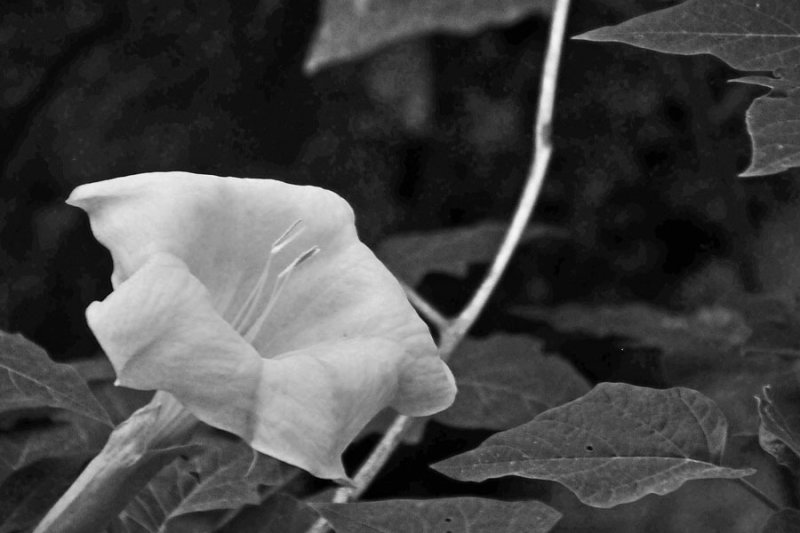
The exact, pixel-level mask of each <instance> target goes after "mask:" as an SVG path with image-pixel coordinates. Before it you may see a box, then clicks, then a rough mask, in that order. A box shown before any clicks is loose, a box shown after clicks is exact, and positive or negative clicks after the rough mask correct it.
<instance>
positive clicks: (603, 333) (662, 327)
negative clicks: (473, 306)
mask: <svg viewBox="0 0 800 533" xmlns="http://www.w3.org/2000/svg"><path fill="white" fill-rule="evenodd" d="M515 314H517V315H519V316H522V317H524V318H531V319H536V320H541V321H544V322H547V323H548V324H551V325H552V326H553V327H554V328H555V329H557V330H559V331H564V332H580V333H589V334H593V335H596V336H598V337H621V338H628V339H631V340H632V341H634V342H633V343H632V345H634V346H636V345H638V346H647V347H652V348H659V349H660V350H662V351H663V352H664V353H665V354H667V355H690V356H695V355H696V354H698V353H706V354H716V355H720V354H722V355H725V354H728V353H729V352H731V351H732V350H734V349H737V348H740V347H741V346H742V345H743V344H744V343H745V342H746V341H747V339H748V338H749V337H750V335H751V334H752V331H751V330H750V328H749V327H748V326H747V324H746V323H745V322H744V319H743V318H742V317H741V315H740V314H739V313H737V312H735V311H732V310H730V309H727V308H724V307H707V308H702V309H700V310H698V311H697V312H695V313H693V314H691V315H677V314H673V313H668V312H665V311H662V310H660V309H656V308H654V307H651V306H649V305H644V304H628V305H621V306H606V307H588V306H582V305H564V306H561V307H557V308H555V309H544V308H519V309H516V310H515ZM709 356H710V355H709Z"/></svg>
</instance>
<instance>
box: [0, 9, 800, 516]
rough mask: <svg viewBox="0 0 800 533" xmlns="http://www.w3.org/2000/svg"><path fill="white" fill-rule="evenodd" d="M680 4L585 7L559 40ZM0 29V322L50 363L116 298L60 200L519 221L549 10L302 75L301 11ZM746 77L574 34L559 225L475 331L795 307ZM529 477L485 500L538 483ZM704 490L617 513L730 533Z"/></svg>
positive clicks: (117, 14) (96, 14) (601, 368)
mask: <svg viewBox="0 0 800 533" xmlns="http://www.w3.org/2000/svg"><path fill="white" fill-rule="evenodd" d="M674 3H675V2H671V1H664V0H576V1H575V2H574V5H573V8H572V13H571V19H570V23H569V29H568V34H569V35H577V34H580V33H582V32H584V31H587V30H590V29H594V28H596V27H599V26H603V25H608V24H613V23H616V22H620V21H622V20H626V19H628V18H631V17H632V16H635V15H637V14H641V13H643V12H646V11H651V10H653V9H657V8H660V7H666V6H667V5H671V4H674ZM0 17H1V18H0V58H2V59H1V60H0V61H1V62H0V68H1V69H2V76H0V128H1V130H0V131H2V135H0V172H1V173H2V176H1V177H0V180H1V181H0V327H2V328H3V329H6V330H9V331H20V332H22V333H24V334H25V335H26V336H27V337H29V338H31V339H33V340H35V341H36V342H38V343H40V344H41V345H43V346H44V347H45V348H46V349H47V350H48V351H49V352H50V354H51V355H52V356H53V357H54V358H55V359H60V360H69V359H76V358H86V357H89V356H92V355H94V354H96V353H97V350H98V348H97V345H96V344H95V342H94V340H93V339H92V336H91V333H90V332H89V330H88V328H87V327H86V325H85V320H84V315H83V311H84V308H85V307H86V305H87V304H88V303H89V302H91V301H92V300H95V299H101V298H103V297H105V295H106V294H107V293H108V292H109V291H110V282H109V280H108V278H109V276H110V272H111V264H110V260H109V257H108V255H107V253H106V252H105V250H104V249H103V248H102V247H100V246H99V245H98V244H97V243H96V242H95V241H94V240H93V238H92V237H91V234H90V232H89V228H88V223H87V220H86V219H85V216H84V215H83V213H82V212H80V211H79V210H77V209H74V208H71V207H69V206H67V205H65V204H64V203H63V201H64V199H65V198H66V197H67V195H68V194H69V193H70V191H71V190H72V189H73V188H74V187H76V186H77V185H80V184H82V183H87V182H91V181H96V180H102V179H107V178H112V177H117V176H123V175H128V174H134V173H139V172H148V171H158V170H187V171H194V172H203V173H213V174H219V175H233V176H248V177H258V176H263V177H268V178H274V179H280V180H284V181H288V182H292V183H309V184H315V185H320V186H323V187H326V188H329V189H332V190H334V191H336V192H338V193H339V194H341V195H342V196H344V197H345V198H346V199H347V200H348V201H350V202H351V203H352V205H353V207H354V209H355V212H356V214H357V223H358V226H359V231H360V234H361V236H362V239H363V240H364V241H365V242H367V243H368V244H371V245H375V244H377V243H379V242H380V241H381V240H382V239H383V238H385V237H387V236H389V235H393V234H397V233H402V232H407V231H412V230H413V231H423V230H430V231H435V230H436V229H438V228H444V227H454V226H461V225H466V224H469V223H473V222H478V221H482V220H486V219H495V220H508V219H509V218H510V216H511V213H512V211H513V209H514V206H515V203H516V199H517V196H518V194H519V192H520V190H521V188H522V185H523V182H524V179H525V173H526V170H527V165H528V162H529V159H530V155H531V154H530V151H531V148H530V147H531V145H532V141H531V124H532V121H533V114H534V111H535V109H534V106H535V102H536V97H537V90H538V83H539V70H540V67H541V59H542V55H543V50H544V43H545V40H546V34H547V29H548V24H547V21H546V20H544V19H540V18H530V19H527V20H523V21H521V22H519V23H517V24H515V25H513V26H511V27H495V28H490V29H487V30H486V31H483V32H482V33H480V34H476V35H471V36H448V35H444V34H436V35H427V36H421V37H419V38H415V39H410V40H407V41H404V42H402V43H396V44H394V45H391V46H389V47H386V48H383V49H381V50H380V51H378V52H377V53H375V54H373V55H371V56H369V57H367V58H365V59H359V60H357V61H353V62H349V63H342V64H338V65H334V66H329V67H327V68H325V69H323V70H322V71H321V72H319V73H317V74H315V75H314V76H308V75H306V74H305V73H304V72H303V68H302V67H303V61H304V58H305V57H306V54H307V51H308V47H309V44H310V41H311V39H312V36H313V32H314V28H315V26H316V23H317V17H318V5H317V2H315V1H312V0H292V1H288V0H284V1H281V0H265V1H259V2H256V1H248V0H243V1H237V2H221V1H219V0H214V1H205V0H201V1H191V0H150V1H148V0H127V1H117V2H103V1H100V0H71V1H66V2H60V3H54V2H45V1H33V0H27V1H8V0H6V1H5V2H3V4H2V7H0ZM737 75H738V74H737V73H736V72H734V71H732V70H731V69H729V68H727V67H726V66H725V65H724V64H722V63H721V62H719V61H717V60H715V59H713V58H710V57H675V56H667V55H660V54H656V53H653V52H648V51H643V50H638V49H634V48H630V47H627V46H623V45H614V44H598V43H589V42H582V41H569V42H567V43H566V48H565V52H564V57H563V61H562V66H561V78H560V84H559V91H558V101H557V106H556V116H555V124H554V144H555V155H554V158H553V161H552V164H551V167H550V172H549V175H548V178H547V182H546V184H545V189H544V192H543V195H542V199H541V202H540V204H539V206H538V207H537V211H536V215H535V220H536V221H537V222H540V223H547V224H550V225H552V226H554V227H557V228H559V229H560V230H562V231H563V232H565V233H566V236H564V235H554V236H552V237H548V238H544V239H539V240H536V241H533V242H530V243H528V244H526V245H525V246H523V247H522V249H521V250H520V251H519V253H518V254H517V256H516V257H515V259H514V261H513V263H512V265H511V268H510V271H509V273H508V274H507V276H506V277H505V278H504V281H503V283H502V284H501V286H500V287H499V289H498V291H497V294H496V295H495V296H494V297H493V299H492V301H491V302H490V303H489V306H488V308H487V310H486V312H485V313H484V316H483V317H482V319H481V321H480V322H479V324H478V325H477V329H476V332H477V334H486V333H488V332H490V331H497V330H506V331H517V332H519V331H526V328H529V325H527V324H522V323H518V322H515V321H514V320H512V319H511V318H510V317H509V315H508V314H507V313H506V311H507V310H508V309H511V308H513V307H514V306H517V305H524V304H538V305H556V304H560V303H565V302H589V303H605V304H611V303H622V302H629V301H646V302H650V303H653V304H656V305H659V306H662V307H666V308H670V309H673V310H689V309H694V308H696V307H697V306H700V305H706V304H710V303H714V302H716V301H718V300H719V299H720V298H722V297H725V296H730V295H731V294H736V293H740V292H778V293H779V294H782V295H788V296H790V297H794V296H795V295H796V290H797V288H798V287H799V286H800V276H798V274H797V273H796V272H795V271H796V270H797V268H796V265H797V264H800V248H798V246H797V244H796V242H795V241H796V239H795V236H794V235H795V233H796V227H797V222H800V220H798V218H800V215H798V214H796V213H797V209H796V205H797V201H798V186H797V185H796V183H797V182H796V180H794V179H793V178H792V176H791V175H790V174H791V173H787V174H785V175H781V176H773V177H768V178H759V179H750V180H743V179H740V178H737V177H736V175H737V173H738V172H740V171H742V170H743V169H744V168H745V167H746V166H747V163H748V161H749V157H750V141H749V138H748V136H747V132H746V128H745V111H746V109H747V107H748V106H749V104H750V102H751V101H752V99H753V98H754V97H756V96H758V95H759V94H761V93H763V90H761V89H758V88H754V87H750V86H742V85H737V84H731V83H728V82H727V80H728V79H731V78H733V77H736V76H737ZM795 258H797V260H794V259H795ZM482 272H483V267H480V266H476V267H474V268H472V270H471V271H470V273H469V275H468V276H467V278H466V279H457V278H452V277H447V276H443V275H431V276H428V277H427V278H426V279H425V281H424V282H423V284H422V285H421V287H419V290H420V292H422V294H424V295H425V296H427V297H428V298H429V299H431V300H432V301H433V302H435V303H436V304H437V306H438V307H439V308H441V309H443V310H445V311H449V312H455V311H457V310H458V309H459V307H460V305H462V304H463V302H465V301H466V299H467V298H468V297H469V290H470V288H471V287H473V286H474V285H475V283H477V282H478V281H479V280H480V276H481V274H482ZM548 342H550V343H551V344H552V343H553V342H555V341H554V340H553V339H548ZM576 342H578V341H576ZM575 346H578V347H580V344H578V345H575V344H573V348H574V347H575ZM592 350H597V345H596V344H594V345H592ZM573 351H575V350H573ZM578 351H580V350H578ZM589 355H590V356H592V357H594V356H596V355H597V353H596V352H594V354H589ZM579 359H580V357H577V360H576V358H575V357H573V360H575V362H576V364H578V366H579V367H580V368H581V370H582V371H583V372H584V373H585V374H587V375H588V376H589V377H590V378H591V379H593V380H595V381H599V380H610V379H626V380H632V381H639V382H647V376H646V375H641V376H636V375H635V373H636V372H637V370H636V368H638V367H636V368H635V367H633V366H631V365H630V364H627V366H626V364H622V365H620V363H619V361H614V360H610V359H604V358H598V357H594V358H593V359H592V361H591V362H590V363H585V364H581V362H580V360H579ZM454 435H455V436H454ZM484 436H486V434H485V433H480V432H479V433H476V434H474V435H470V434H465V433H463V432H462V433H460V434H459V433H452V432H450V433H447V432H444V431H442V428H441V427H439V426H437V425H435V424H432V427H431V429H430V430H429V434H428V435H427V439H428V441H437V442H438V446H437V447H430V448H428V449H427V452H426V454H425V456H424V457H419V456H417V457H415V458H413V459H414V460H415V461H416V462H414V465H417V466H416V467H415V466H413V465H410V463H409V464H407V462H408V461H411V460H412V459H411V458H410V456H404V455H403V454H402V453H401V454H400V455H399V456H398V458H397V459H395V462H394V467H393V468H394V470H393V471H394V472H395V473H394V474H392V473H391V472H392V469H391V468H390V473H389V476H388V477H387V478H386V480H385V483H383V485H382V486H383V487H389V488H391V489H392V492H391V493H383V492H381V490H382V489H380V487H378V488H376V489H375V490H374V491H373V492H372V493H371V494H370V495H368V496H371V497H386V496H391V495H392V494H394V495H397V493H398V490H399V491H400V492H401V493H408V494H419V493H420V491H422V492H425V491H430V490H433V491H438V490H456V491H458V490H461V489H457V488H453V486H452V485H448V484H446V483H444V482H442V483H441V484H438V485H437V484H433V485H431V484H430V481H431V480H430V477H425V478H420V479H418V480H416V481H415V480H414V479H413V475H416V474H419V475H420V476H422V475H423V474H421V472H422V468H425V467H424V464H426V463H430V462H433V461H435V460H437V459H441V458H443V457H444V456H446V455H452V454H454V453H456V452H457V451H458V450H460V449H467V448H469V447H472V446H474V445H475V444H476V443H477V442H479V441H480V439H481V438H482V437H484ZM368 444H369V442H367V443H362V445H361V447H358V446H357V447H356V448H355V449H354V450H353V451H351V453H350V458H351V460H352V459H353V458H354V457H357V456H358V455H359V454H361V453H364V452H365V451H366V450H367V449H368ZM749 445H752V442H750V443H749V444H748V446H749ZM743 446H744V445H743ZM419 464H423V466H422V467H420V466H419ZM409 465H410V466H409ZM414 468H417V470H414ZM412 474H413V475H412ZM425 475H426V476H431V475H432V474H430V472H428V474H425ZM392 476H394V477H392ZM440 481H441V480H440ZM515 483H516V484H517V485H515ZM520 483H521V482H519V481H514V480H506V481H504V482H503V483H502V484H493V483H490V484H485V485H484V486H483V488H482V489H481V490H482V491H484V492H485V493H487V494H498V493H499V494H503V493H505V494H514V495H516V496H519V495H520V494H525V493H526V491H534V492H535V491H537V490H539V489H537V488H535V487H539V485H535V484H527V485H526V484H524V483H522V484H521V485H520ZM709 483H710V484H706V485H703V487H704V488H703V489H702V490H703V491H705V492H704V494H705V495H706V496H708V497H707V498H706V499H705V500H704V503H703V504H702V505H700V504H698V503H697V502H696V501H695V500H694V499H693V498H694V495H696V494H697V493H696V492H692V491H687V490H682V491H680V492H678V493H676V494H674V495H672V496H669V497H667V498H664V499H653V497H649V498H647V499H645V503H643V504H642V505H640V506H638V507H637V506H628V507H626V508H625V509H627V510H626V511H624V512H623V513H628V514H629V515H631V513H633V514H635V513H637V512H639V511H638V509H642V510H643V511H642V513H643V514H642V516H641V517H639V518H637V517H635V516H632V517H631V516H628V518H629V519H630V520H629V521H630V522H632V523H634V524H636V527H638V528H641V527H644V526H643V524H647V526H646V528H645V529H646V530H652V531H656V530H659V531H660V530H664V531H666V530H672V529H669V528H670V527H674V530H675V531H681V530H683V531H687V530H690V529H693V528H694V530H698V531H699V530H704V529H702V524H698V522H697V520H698V517H702V516H706V517H711V516H712V514H713V513H711V509H715V508H716V507H715V505H717V507H718V508H719V509H717V511H718V512H717V513H716V514H713V518H708V520H710V521H712V522H713V527H717V526H719V527H721V528H725V527H727V526H725V525H724V524H725V522H724V517H725V516H726V515H727V513H729V504H728V507H726V506H725V505H724V500H725V498H727V497H728V495H729V493H728V492H726V491H725V490H723V489H722V488H720V489H719V491H718V492H717V491H715V490H712V491H710V493H711V495H710V496H709V490H708V487H711V486H712V485H713V484H714V483H716V482H709ZM398 487H400V489H398ZM425 487H427V488H425ZM443 487H444V489H443ZM531 487H534V488H531ZM554 490H555V491H556V492H558V489H554ZM728 490H730V489H728ZM733 490H734V491H735V490H736V489H733ZM504 491H505V492H504ZM532 496H538V495H537V494H532ZM555 498H556V500H558V498H561V500H560V506H559V508H560V509H561V510H562V511H566V510H569V508H570V506H572V507H577V504H576V503H575V502H574V499H573V500H570V498H571V496H568V495H566V493H565V494H562V495H561V496H558V495H556V496H555ZM656 500H657V501H656ZM746 501H748V502H749V503H752V502H751V501H750V500H746ZM654 502H655V503H654ZM709 502H710V503H709ZM715 502H716V503H715ZM749 503H748V504H749ZM637 505H638V504H637ZM674 505H678V506H679V507H680V508H682V509H684V511H686V513H688V514H685V515H679V514H671V516H672V518H671V522H672V524H671V525H670V524H666V523H665V522H664V521H663V519H662V518H660V515H661V514H663V513H666V514H667V515H670V513H671V511H669V509H671V508H672V507H671V506H674ZM698 505H699V507H698ZM693 506H694V507H693ZM687 509H688V510H687ZM582 513H583V514H581V513H578V512H577V511H576V513H575V515H574V516H577V517H578V518H577V519H575V520H577V521H578V522H580V520H583V521H584V523H586V524H592V526H591V527H592V529H590V530H594V531H600V530H602V528H601V526H600V525H599V524H600V522H598V521H602V520H604V519H605V518H603V517H611V518H608V520H610V521H613V520H614V517H615V516H618V515H615V514H614V512H606V514H601V512H600V511H590V510H587V509H585V508H584V509H583V511H582ZM565 514H566V512H565ZM645 515H646V516H645ZM680 516H688V517H691V518H690V519H688V518H687V520H688V521H687V523H686V524H682V523H681V522H680V520H681V518H680ZM648 517H649V518H648ZM654 517H656V518H654ZM575 520H573V522H572V523H571V526H570V527H573V528H576V529H573V530H576V531H577V530H579V529H577V528H578V526H577V525H576V523H577V522H575ZM731 520H732V519H731ZM714 521H715V522H714ZM566 524H567V522H565V523H564V524H562V526H561V527H565V528H566V527H567V525H566ZM689 524H692V526H689ZM684 526H685V527H684ZM609 527H610V529H609V530H617V531H619V530H621V529H619V528H618V525H617V526H613V527H612V526H609ZM659 527H661V528H662V529H658V528H659ZM713 527H712V526H709V528H712V529H708V530H713ZM615 528H617V529H615ZM640 530H643V529H640ZM720 530H726V529H720Z"/></svg>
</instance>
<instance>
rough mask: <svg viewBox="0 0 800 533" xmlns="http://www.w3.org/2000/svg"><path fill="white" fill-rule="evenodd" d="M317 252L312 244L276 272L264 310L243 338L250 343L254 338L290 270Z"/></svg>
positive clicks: (278, 295) (276, 299)
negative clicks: (311, 246)
mask: <svg viewBox="0 0 800 533" xmlns="http://www.w3.org/2000/svg"><path fill="white" fill-rule="evenodd" d="M318 252H319V246H314V247H313V248H311V249H309V250H306V251H305V252H303V253H302V254H300V255H299V256H298V257H297V259H295V260H294V261H292V262H291V263H290V264H289V266H287V267H286V268H284V269H283V270H282V271H281V273H280V274H278V278H277V280H276V281H275V286H274V287H273V289H272V295H271V296H270V298H269V303H268V304H267V307H266V308H265V309H264V311H263V312H262V313H261V315H259V317H258V320H256V321H255V322H254V323H253V325H252V326H250V327H249V328H248V329H247V332H246V333H245V335H244V338H245V340H246V341H247V342H249V343H252V342H253V340H255V336H256V334H257V333H258V331H259V330H260V329H261V327H262V326H263V325H264V322H265V321H266V320H267V317H268V316H269V313H270V311H272V309H273V308H274V307H275V302H277V301H278V298H279V297H280V295H281V292H283V288H284V287H285V286H286V282H287V281H289V276H290V275H291V273H292V271H294V270H295V269H296V268H297V267H298V266H299V265H300V264H301V263H305V262H306V261H308V260H309V259H311V258H312V257H314V256H315V255H316V254H317V253H318Z"/></svg>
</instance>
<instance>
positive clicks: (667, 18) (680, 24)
mask: <svg viewBox="0 0 800 533" xmlns="http://www.w3.org/2000/svg"><path fill="white" fill-rule="evenodd" d="M580 38H582V39H587V40H592V41H616V42H622V43H627V44H632V45H634V46H640V47H643V48H648V49H651V50H657V51H659V52H668V53H672V54H713V55H715V56H717V57H719V58H721V59H722V60H723V61H725V62H727V63H728V64H730V65H731V66H732V67H734V68H736V69H739V70H744V71H750V72H771V73H772V74H773V77H769V76H745V77H742V78H739V79H738V80H736V81H739V82H741V83H754V84H759V85H764V86H766V87H770V88H772V89H773V91H772V92H771V93H770V94H768V95H766V96H762V97H760V98H758V99H756V101H755V102H754V103H753V105H752V106H751V107H750V109H749V111H748V112H747V126H748V129H749V130H750V134H751V136H752V138H753V152H754V154H753V160H752V162H751V163H750V166H749V168H747V170H745V171H744V172H743V173H742V176H763V175H766V174H775V173H778V172H781V171H783V170H786V169H788V168H791V167H795V166H800V151H798V149H797V146H798V144H800V143H798V133H797V129H796V128H795V127H794V124H795V123H796V121H797V120H798V117H800V100H798V98H800V92H798V89H799V88H800V67H799V66H800V54H798V52H797V50H798V48H797V44H798V42H799V41H800V6H798V5H797V4H796V3H794V2H787V1H785V0H744V1H739V0H735V1H734V0H721V1H720V0H689V1H687V2H684V3H682V4H680V5H677V6H675V7H672V8H669V9H664V10H662V11H657V12H655V13H651V14H648V15H643V16H641V17H638V18H635V19H632V20H629V21H627V22H624V23H622V24H619V25H617V26H613V27H607V28H600V29H597V30H593V31H591V32H588V33H585V34H583V35H581V36H580Z"/></svg>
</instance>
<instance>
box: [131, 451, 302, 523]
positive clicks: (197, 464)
mask: <svg viewBox="0 0 800 533" xmlns="http://www.w3.org/2000/svg"><path fill="white" fill-rule="evenodd" d="M296 472H297V471H296V470H295V469H294V468H293V467H290V466H288V465H286V464H284V463H281V462H280V461H278V460H277V459H273V458H271V457H267V456H265V455H262V454H259V453H257V452H255V451H253V450H252V449H251V448H250V446H248V445H247V444H246V443H244V442H241V441H235V442H232V441H228V440H225V439H222V438H213V439H211V440H209V441H208V446H207V447H206V448H205V450H204V451H203V452H202V453H200V454H198V455H196V456H194V457H192V458H190V459H180V460H178V461H174V462H172V463H170V464H169V465H167V466H166V467H165V468H164V469H163V470H161V472H160V473H159V474H158V475H157V476H156V477H155V478H153V479H152V481H150V483H149V484H148V485H147V486H146V487H145V488H144V490H143V491H142V492H141V493H140V494H139V495H138V496H137V497H136V499H135V500H133V501H132V502H131V503H130V504H129V505H128V507H127V508H126V509H125V510H124V511H123V512H122V513H121V514H120V519H121V521H122V523H123V525H125V526H126V527H127V529H128V530H132V531H139V530H141V531H148V532H150V533H156V532H158V533H162V532H165V531H169V529H168V528H169V525H170V522H171V521H172V520H173V519H175V518H178V517H181V516H185V515H188V514H190V513H197V512H202V511H211V510H217V509H238V508H239V507H241V506H243V505H245V504H256V503H260V501H261V497H260V495H259V488H260V487H262V486H264V485H276V484H280V483H283V482H285V481H286V480H287V479H290V478H291V477H292V476H294V475H295V474H296Z"/></svg>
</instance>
